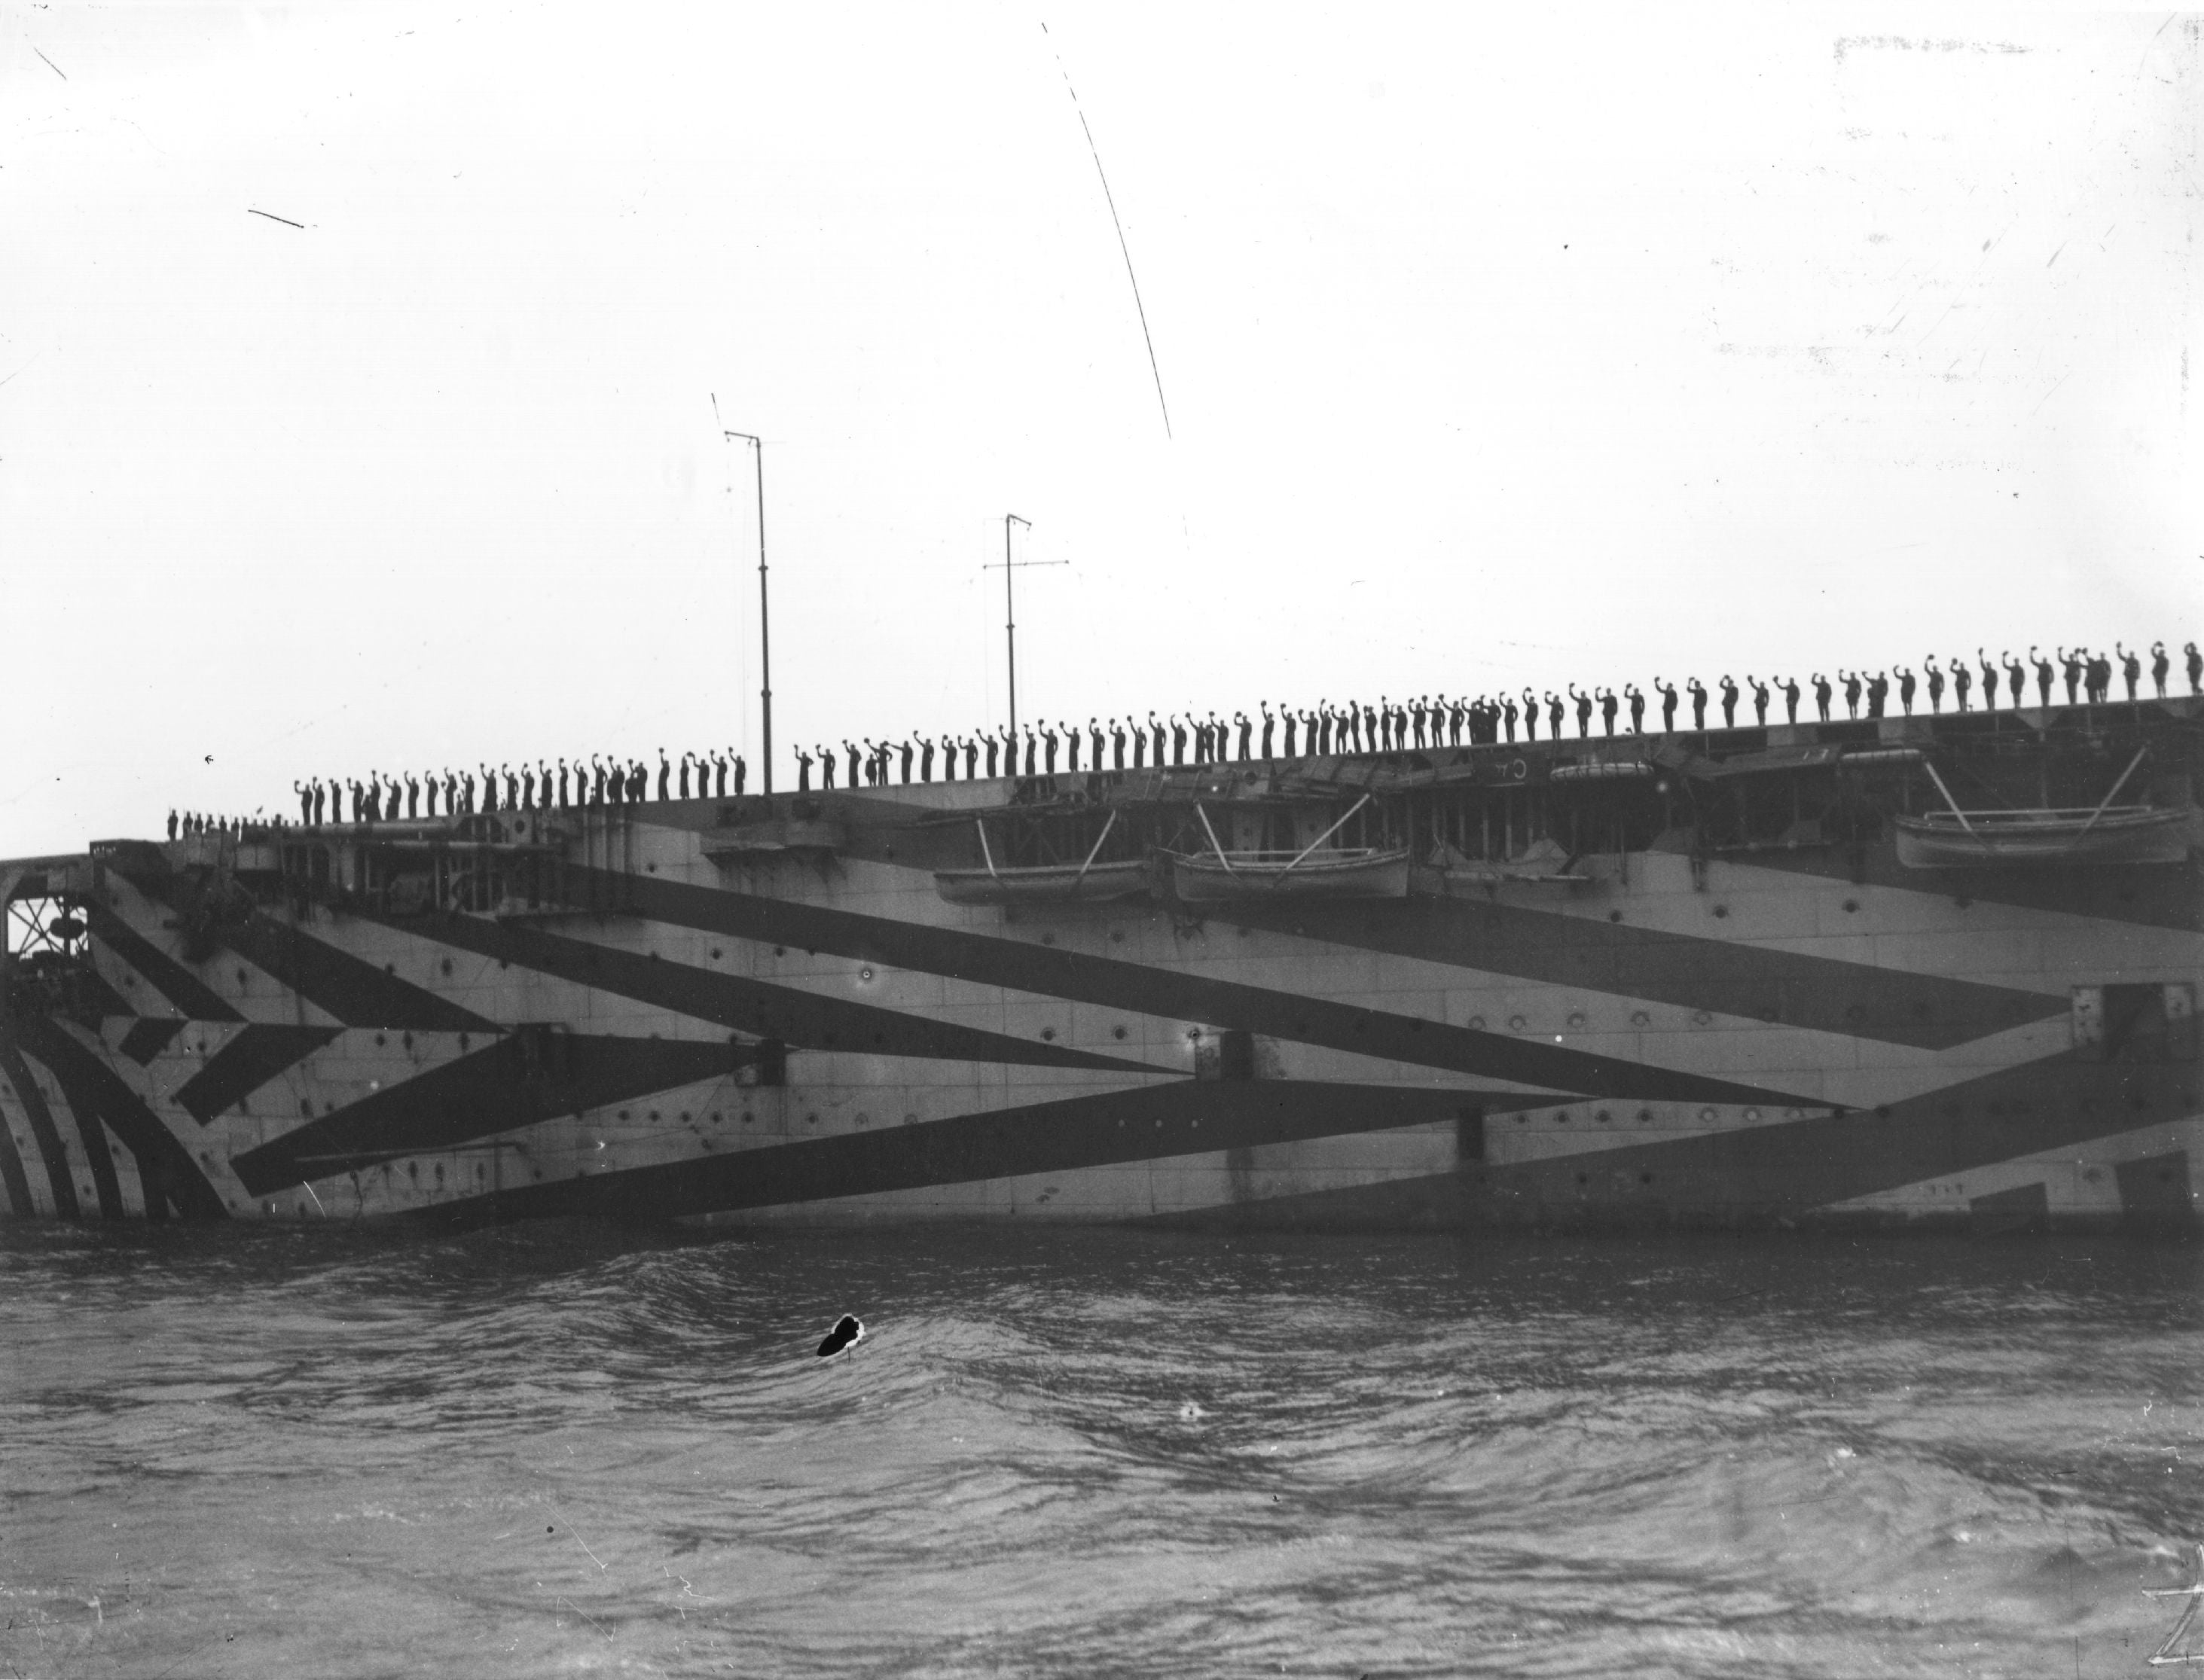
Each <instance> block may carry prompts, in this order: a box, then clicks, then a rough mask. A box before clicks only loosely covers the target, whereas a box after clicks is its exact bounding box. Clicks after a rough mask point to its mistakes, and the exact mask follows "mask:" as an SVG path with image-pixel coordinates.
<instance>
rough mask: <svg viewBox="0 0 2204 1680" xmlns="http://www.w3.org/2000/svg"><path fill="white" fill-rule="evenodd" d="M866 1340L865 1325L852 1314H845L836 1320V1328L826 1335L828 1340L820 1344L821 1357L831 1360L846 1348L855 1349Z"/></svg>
mask: <svg viewBox="0 0 2204 1680" xmlns="http://www.w3.org/2000/svg"><path fill="white" fill-rule="evenodd" d="M864 1339H865V1327H864V1325H863V1324H862V1322H859V1321H858V1320H857V1319H856V1318H855V1317H853V1316H850V1314H848V1313H844V1314H843V1315H842V1316H841V1317H839V1318H838V1319H837V1320H835V1322H834V1328H832V1329H831V1330H829V1331H828V1332H827V1338H826V1340H823V1341H821V1343H820V1344H819V1357H820V1358H821V1359H831V1358H833V1357H834V1356H835V1355H836V1354H837V1353H839V1352H841V1351H842V1350H843V1349H844V1348H845V1347H854V1346H856V1344H857V1343H859V1342H861V1341H862V1340H864Z"/></svg>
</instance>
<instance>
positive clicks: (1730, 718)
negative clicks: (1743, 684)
mask: <svg viewBox="0 0 2204 1680" xmlns="http://www.w3.org/2000/svg"><path fill="white" fill-rule="evenodd" d="M1721 709H1722V727H1723V728H1724V729H1735V728H1736V727H1737V681H1736V679H1735V678H1734V677H1732V676H1731V675H1730V674H1729V672H1727V671H1724V672H1722V674H1721Z"/></svg>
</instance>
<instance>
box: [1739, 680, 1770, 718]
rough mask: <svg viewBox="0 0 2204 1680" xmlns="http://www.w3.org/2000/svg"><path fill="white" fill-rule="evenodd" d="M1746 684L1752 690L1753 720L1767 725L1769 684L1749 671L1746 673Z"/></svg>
mask: <svg viewBox="0 0 2204 1680" xmlns="http://www.w3.org/2000/svg"><path fill="white" fill-rule="evenodd" d="M1745 686H1746V687H1748V688H1750V689H1751V690H1752V718H1753V721H1754V722H1755V723H1757V724H1760V725H1763V726H1765V725H1766V724H1767V722H1768V695H1769V688H1768V684H1767V683H1763V682H1762V681H1761V680H1760V679H1759V678H1758V677H1755V676H1754V675H1753V674H1752V673H1751V671H1747V672H1745Z"/></svg>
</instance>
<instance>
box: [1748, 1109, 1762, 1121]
mask: <svg viewBox="0 0 2204 1680" xmlns="http://www.w3.org/2000/svg"><path fill="white" fill-rule="evenodd" d="M1745 1118H1746V1119H1747V1120H1758V1119H1759V1118H1760V1110H1759V1109H1746V1110H1745Z"/></svg>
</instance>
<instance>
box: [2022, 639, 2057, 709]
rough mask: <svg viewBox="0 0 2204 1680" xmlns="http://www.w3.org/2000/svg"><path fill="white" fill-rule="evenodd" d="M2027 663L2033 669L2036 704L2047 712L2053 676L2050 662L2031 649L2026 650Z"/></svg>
mask: <svg viewBox="0 0 2204 1680" xmlns="http://www.w3.org/2000/svg"><path fill="white" fill-rule="evenodd" d="M2028 662H2029V664H2030V665H2034V666H2035V692H2036V695H2037V696H2038V703H2039V704H2041V706H2042V707H2044V708H2045V709H2046V710H2048V709H2049V707H2050V705H2051V683H2052V676H2053V673H2052V669H2051V661H2050V660H2047V659H2045V658H2044V657H2043V655H2042V654H2039V653H2037V652H2036V651H2035V648H2033V647H2031V648H2029V650H2028Z"/></svg>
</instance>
